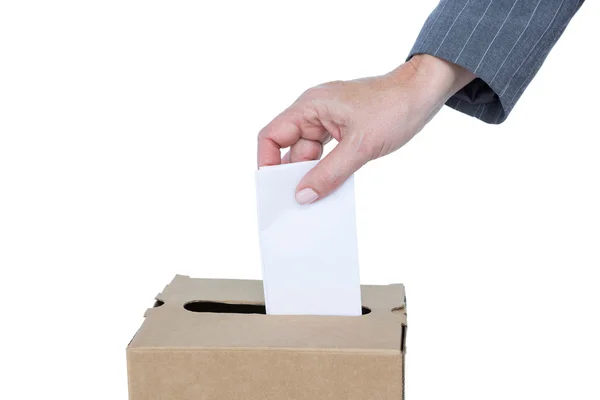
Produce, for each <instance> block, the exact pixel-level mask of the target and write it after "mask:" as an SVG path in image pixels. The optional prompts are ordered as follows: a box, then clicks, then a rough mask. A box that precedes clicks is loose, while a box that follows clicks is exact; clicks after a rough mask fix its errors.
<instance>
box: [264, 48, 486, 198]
mask: <svg viewBox="0 0 600 400" xmlns="http://www.w3.org/2000/svg"><path fill="white" fill-rule="evenodd" d="M474 78H475V77H474V76H473V75H472V74H471V73H470V72H468V71H467V70H465V69H463V68H461V67H459V66H457V65H455V64H451V63H449V62H446V61H444V60H441V59H439V58H436V57H432V56H428V55H417V56H414V57H413V58H411V60H410V61H408V62H406V63H404V64H403V65H401V66H400V67H398V68H397V69H395V70H394V71H392V72H390V73H388V74H385V75H382V76H376V77H371V78H364V79H358V80H352V81H337V82H329V83H326V84H323V85H320V86H317V87H314V88H311V89H309V90H307V91H306V92H305V93H304V94H302V95H301V96H300V97H299V98H298V99H297V100H296V101H295V102H294V104H292V105H291V106H290V107H289V108H288V109H286V110H285V111H283V112H282V113H281V114H280V115H278V116H277V117H276V118H275V119H274V120H273V121H272V122H271V123H269V124H268V125H267V126H266V127H264V128H263V129H262V130H261V132H260V134H259V136H258V166H259V167H262V166H266V165H277V164H280V163H288V162H298V161H308V160H318V159H320V158H321V155H322V153H323V146H324V145H325V144H326V143H327V142H328V141H329V140H331V139H332V138H333V139H335V140H337V141H338V142H339V143H338V144H337V146H336V147H335V148H334V149H333V150H332V151H331V152H330V153H329V154H328V155H327V156H326V157H325V158H323V160H321V161H320V162H319V163H318V164H317V165H316V166H315V167H314V168H313V169H312V170H311V171H309V172H308V173H307V174H306V176H304V178H303V179H302V180H301V182H300V183H299V184H298V187H297V188H296V200H297V201H298V202H299V203H300V204H307V203H312V202H314V201H316V200H317V199H319V198H323V197H325V196H327V195H328V194H330V193H331V192H333V191H334V190H335V189H336V188H337V187H338V186H339V185H341V184H342V183H343V182H344V181H345V180H346V179H347V178H348V177H350V175H352V174H353V173H354V172H356V171H357V170H358V169H359V168H361V167H362V166H363V165H365V164H366V163H367V162H369V161H371V160H374V159H376V158H379V157H383V156H385V155H387V154H390V153H392V152H393V151H396V150H398V149H399V148H400V147H402V146H403V145H404V144H406V143H407V142H408V141H409V140H410V139H412V138H413V137H414V136H415V135H416V134H417V133H418V132H419V131H420V130H421V129H422V128H423V127H424V126H425V125H426V124H427V123H428V122H429V121H430V120H431V118H433V116H434V115H435V114H436V113H437V112H438V111H439V110H440V108H442V106H443V105H444V103H445V102H446V101H447V100H448V99H449V98H450V97H451V96H452V95H453V94H454V93H456V92H457V91H458V90H459V89H461V88H462V87H464V86H465V85H466V84H467V83H469V82H470V81H471V80H473V79H474ZM288 147H289V151H288V152H287V154H286V155H285V156H283V158H282V157H281V152H280V149H282V148H288Z"/></svg>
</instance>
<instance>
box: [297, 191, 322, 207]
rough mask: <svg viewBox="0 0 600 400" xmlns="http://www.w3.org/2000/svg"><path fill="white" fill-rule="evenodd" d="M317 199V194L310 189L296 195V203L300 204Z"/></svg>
mask: <svg viewBox="0 0 600 400" xmlns="http://www.w3.org/2000/svg"><path fill="white" fill-rule="evenodd" d="M318 198H319V195H318V194H317V192H315V191H314V190H312V189H311V188H306V189H302V190H300V191H299V192H297V193H296V201H297V202H298V203H300V204H309V203H312V202H313V201H315V200H316V199H318Z"/></svg>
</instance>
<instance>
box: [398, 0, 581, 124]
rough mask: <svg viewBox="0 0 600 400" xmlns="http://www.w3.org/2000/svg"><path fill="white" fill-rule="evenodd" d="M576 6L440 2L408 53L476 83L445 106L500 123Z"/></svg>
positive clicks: (574, 0) (577, 1)
mask: <svg viewBox="0 0 600 400" xmlns="http://www.w3.org/2000/svg"><path fill="white" fill-rule="evenodd" d="M582 3H583V1H582V0H537V1H518V0H512V1H493V0H442V1H441V2H440V3H439V4H438V6H437V7H436V9H435V10H434V11H433V12H432V13H431V14H430V15H429V18H428V19H427V21H426V22H425V25H424V26H423V29H422V30H421V32H420V33H419V35H418V37H417V40H416V42H415V44H414V46H413V48H412V50H411V51H410V53H409V56H408V59H410V58H411V57H412V56H414V55H415V54H430V55H433V56H436V57H439V58H442V59H444V60H447V61H449V62H452V63H455V64H457V65H460V66H462V67H464V68H466V69H468V70H469V71H471V72H472V73H473V74H474V75H475V76H476V77H477V79H475V80H474V81H473V82H471V83H470V84H469V85H467V86H466V87H464V88H463V89H461V90H460V91H459V92H457V93H456V94H455V95H454V96H453V97H452V98H450V99H449V100H448V102H447V103H446V105H447V106H449V107H451V108H453V109H455V110H458V111H460V112H462V113H465V114H468V115H471V116H473V117H475V118H478V119H480V120H482V121H484V122H487V123H491V124H499V123H502V122H503V121H504V120H506V118H507V117H508V115H509V114H510V112H511V111H512V109H513V107H514V106H515V104H516V103H517V102H518V100H519V98H520V97H521V95H522V94H523V92H524V91H525V89H526V88H527V87H528V86H529V84H530V82H531V81H532V79H533V78H534V76H535V75H536V73H537V72H538V70H539V69H540V68H541V66H542V63H543V62H544V60H545V59H546V57H547V56H548V54H549V53H550V50H551V49H552V47H553V46H554V44H555V43H556V42H557V41H558V39H559V37H560V36H561V35H562V33H563V32H564V30H565V28H566V27H567V24H568V23H569V22H570V20H571V18H572V17H573V16H574V15H575V13H576V12H577V10H578V9H579V8H580V6H581V5H582Z"/></svg>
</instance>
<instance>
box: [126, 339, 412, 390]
mask: <svg viewBox="0 0 600 400" xmlns="http://www.w3.org/2000/svg"><path fill="white" fill-rule="evenodd" d="M128 370H129V391H130V397H129V398H130V400H142V399H143V400H159V399H160V400H192V399H193V400H225V399H247V400H254V399H256V400H259V399H260V400H281V399H286V400H288V399H289V400H319V399H331V400H333V399H335V400H338V399H345V400H364V399H373V400H376V399H377V400H401V399H402V398H403V382H402V381H403V357H402V354H401V353H400V352H399V353H398V354H396V355H390V354H373V353H357V352H351V353H348V352H320V351H312V352H309V351H306V352H304V351H282V350H265V351H259V350H222V351H218V350H193V349H190V350H142V349H130V350H129V351H128Z"/></svg>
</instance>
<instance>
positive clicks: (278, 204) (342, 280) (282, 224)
mask: <svg viewBox="0 0 600 400" xmlns="http://www.w3.org/2000/svg"><path fill="white" fill-rule="evenodd" d="M316 164H317V161H306V162H299V163H290V164H283V165H277V166H268V167H262V168H260V169H259V170H258V171H257V172H256V192H257V204H258V228H259V241H260V252H261V261H262V271H263V285H264V292H265V302H266V310H267V314H273V315H344V316H355V315H361V314H362V306H361V294H360V274H359V266H358V249H357V235H356V215H355V208H354V177H353V176H351V177H350V178H349V179H347V180H346V181H345V182H344V183H343V184H342V186H341V187H339V188H338V189H337V190H336V191H335V192H334V193H332V194H330V195H329V196H326V197H325V198H323V199H320V200H318V201H316V202H315V203H313V204H308V205H300V204H298V203H297V202H296V200H295V190H296V186H297V185H298V183H299V182H300V180H301V179H302V177H303V176H304V175H305V174H306V173H307V172H308V171H309V170H310V169H311V168H313V167H314V166H315V165H316Z"/></svg>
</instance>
